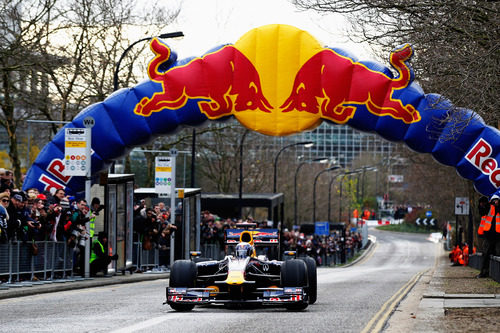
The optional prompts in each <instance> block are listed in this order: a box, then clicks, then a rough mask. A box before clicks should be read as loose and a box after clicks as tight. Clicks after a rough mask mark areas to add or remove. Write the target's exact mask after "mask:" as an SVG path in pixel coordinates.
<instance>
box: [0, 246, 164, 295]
mask: <svg viewBox="0 0 500 333" xmlns="http://www.w3.org/2000/svg"><path fill="white" fill-rule="evenodd" d="M34 244H36V246H37V247H38V253H37V254H36V255H34V254H33V250H32V243H30V242H27V243H23V242H16V243H7V244H0V282H4V283H1V284H0V286H4V287H22V286H23V285H26V286H29V285H31V284H39V283H52V282H65V281H68V280H81V279H83V278H82V277H80V276H75V275H74V273H73V263H74V260H75V258H74V256H75V251H74V250H73V248H70V247H68V246H67V245H66V242H52V241H39V242H35V243H34ZM168 251H169V249H168V248H167V249H162V250H161V249H157V248H154V249H151V250H143V248H142V243H140V242H135V243H133V260H132V263H133V267H134V268H135V269H136V271H139V270H140V271H143V272H147V271H152V272H164V271H166V266H167V263H168V261H167V260H168V259H166V258H168ZM165 259H166V260H165ZM163 266H164V267H163Z"/></svg>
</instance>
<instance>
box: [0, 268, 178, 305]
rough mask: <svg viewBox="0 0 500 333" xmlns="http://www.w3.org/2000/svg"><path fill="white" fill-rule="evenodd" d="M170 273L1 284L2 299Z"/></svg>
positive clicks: (164, 275)
mask: <svg viewBox="0 0 500 333" xmlns="http://www.w3.org/2000/svg"><path fill="white" fill-rule="evenodd" d="M169 276H170V273H168V272H152V271H150V272H144V273H135V274H128V273H127V274H125V275H121V274H118V275H114V276H110V277H103V276H101V277H99V276H98V277H95V278H90V279H83V278H81V277H77V278H74V279H64V280H62V279H61V280H54V281H43V282H42V281H37V282H33V281H27V282H23V283H16V284H11V285H9V284H5V283H3V284H0V299H5V298H13V297H21V296H31V295H36V294H43V293H53V292H58V291H66V290H73V289H82V288H93V287H101V286H107V285H112V284H122V283H134V282H141V281H149V280H157V279H168V277H169Z"/></svg>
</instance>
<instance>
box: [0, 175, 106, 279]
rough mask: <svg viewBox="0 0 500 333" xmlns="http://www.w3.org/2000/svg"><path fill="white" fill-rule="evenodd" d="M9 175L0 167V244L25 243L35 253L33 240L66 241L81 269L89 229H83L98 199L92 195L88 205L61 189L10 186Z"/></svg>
mask: <svg viewBox="0 0 500 333" xmlns="http://www.w3.org/2000/svg"><path fill="white" fill-rule="evenodd" d="M12 176H13V175H12V172H11V171H9V170H5V169H0V200H1V205H0V244H6V243H17V242H22V243H26V244H28V245H30V246H31V247H32V254H33V255H36V254H37V251H38V249H37V246H36V244H35V242H37V241H54V242H66V244H67V245H68V247H70V248H73V249H74V256H75V257H74V269H75V271H76V272H79V273H81V272H82V269H83V262H84V249H85V242H86V240H87V239H88V238H89V237H91V236H92V233H93V230H90V232H89V231H88V230H86V223H87V222H88V221H92V220H93V219H95V217H96V216H97V215H98V214H99V211H100V210H101V209H102V208H103V206H102V205H101V204H100V201H99V199H98V198H94V199H93V200H92V204H91V206H90V207H89V205H88V204H87V201H86V200H85V199H78V200H77V199H75V197H72V196H68V195H66V193H65V191H64V189H57V190H56V191H55V192H54V193H50V192H43V193H40V192H39V191H38V189H36V188H30V189H27V190H26V191H22V190H19V189H16V188H15V187H14V182H13V181H12ZM89 210H91V214H90V215H89V214H88V213H89ZM87 215H89V216H87Z"/></svg>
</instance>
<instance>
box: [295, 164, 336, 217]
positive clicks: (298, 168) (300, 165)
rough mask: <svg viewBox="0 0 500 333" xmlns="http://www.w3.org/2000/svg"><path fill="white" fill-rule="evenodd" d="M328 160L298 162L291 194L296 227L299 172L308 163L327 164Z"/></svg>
mask: <svg viewBox="0 0 500 333" xmlns="http://www.w3.org/2000/svg"><path fill="white" fill-rule="evenodd" d="M328 160H329V159H328V158H326V157H321V158H315V159H313V160H310V161H303V162H300V163H299V165H298V166H297V169H296V170H295V178H294V183H293V184H294V194H293V198H294V200H293V216H294V219H293V221H294V224H295V225H298V215H297V176H298V174H299V170H300V168H301V167H302V166H303V165H305V164H308V163H326V162H328Z"/></svg>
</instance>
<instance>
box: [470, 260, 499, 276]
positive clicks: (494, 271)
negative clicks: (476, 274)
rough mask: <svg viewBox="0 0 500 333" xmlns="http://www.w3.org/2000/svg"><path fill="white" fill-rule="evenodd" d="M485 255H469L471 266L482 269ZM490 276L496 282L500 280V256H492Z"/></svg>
mask: <svg viewBox="0 0 500 333" xmlns="http://www.w3.org/2000/svg"><path fill="white" fill-rule="evenodd" d="M483 260H484V257H483V255H482V253H476V254H472V255H470V256H469V266H470V267H472V268H475V269H478V270H480V269H481V267H482V265H483ZM489 264H490V269H489V271H490V277H491V278H492V279H493V280H495V281H496V282H500V257H497V256H491V257H490V263H489Z"/></svg>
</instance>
